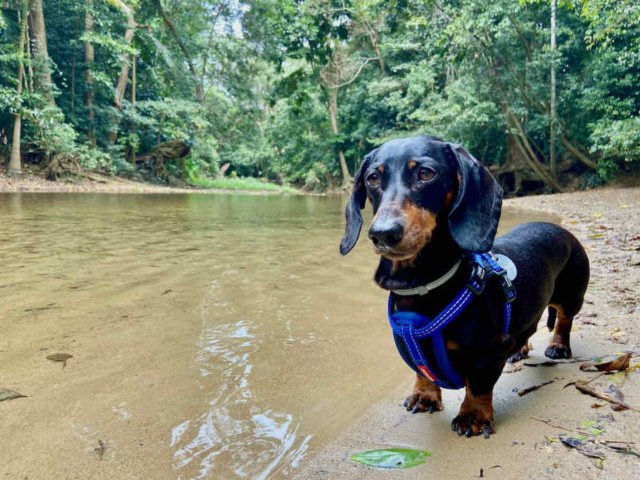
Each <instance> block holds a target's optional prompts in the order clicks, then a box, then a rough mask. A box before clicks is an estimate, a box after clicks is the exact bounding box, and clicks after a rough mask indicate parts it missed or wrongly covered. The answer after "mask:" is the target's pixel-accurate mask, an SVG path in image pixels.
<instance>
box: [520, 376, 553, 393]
mask: <svg viewBox="0 0 640 480" xmlns="http://www.w3.org/2000/svg"><path fill="white" fill-rule="evenodd" d="M556 380H559V379H558V378H554V379H553V380H547V381H546V382H542V383H540V384H538V385H533V386H532V387H527V388H525V389H524V390H518V396H520V397H521V396H523V395H526V394H527V393H530V392H533V391H534V390H538V389H539V388H540V387H544V386H545V385H549V384H550V383H553V382H555V381H556Z"/></svg>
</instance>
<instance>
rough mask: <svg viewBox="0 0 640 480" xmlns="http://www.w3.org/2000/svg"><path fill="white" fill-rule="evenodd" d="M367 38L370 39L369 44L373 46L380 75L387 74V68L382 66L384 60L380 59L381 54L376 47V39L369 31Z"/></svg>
mask: <svg viewBox="0 0 640 480" xmlns="http://www.w3.org/2000/svg"><path fill="white" fill-rule="evenodd" d="M369 40H370V41H371V45H372V46H373V50H374V51H375V52H376V57H378V65H380V71H381V72H382V75H386V74H387V70H386V69H385V68H384V61H383V60H382V54H381V53H380V49H379V48H378V40H377V39H376V38H375V36H374V35H373V34H372V33H369Z"/></svg>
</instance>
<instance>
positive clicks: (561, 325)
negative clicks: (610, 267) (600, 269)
mask: <svg viewBox="0 0 640 480" xmlns="http://www.w3.org/2000/svg"><path fill="white" fill-rule="evenodd" d="M572 238H573V237H572ZM573 240H574V242H573V243H574V244H573V246H572V251H571V255H570V257H569V259H568V261H567V264H566V265H565V267H564V268H563V270H562V272H560V275H558V277H557V278H556V281H555V289H554V292H553V295H552V297H551V300H550V302H549V306H550V307H551V308H553V309H554V310H555V312H553V311H552V310H551V308H550V309H549V318H548V320H547V326H548V327H549V329H551V328H553V324H554V323H555V329H554V330H553V336H552V337H551V342H549V346H548V347H547V349H546V350H545V352H544V354H545V355H546V356H547V357H549V358H571V345H570V337H571V324H572V323H573V317H575V316H576V314H577V313H578V312H579V311H580V309H581V308H582V303H583V301H584V294H585V292H586V290H587V285H588V283H589V259H588V258H587V254H586V253H585V251H584V249H583V248H582V246H581V245H580V244H579V243H578V241H577V240H575V239H573ZM554 313H555V314H557V315H554ZM556 317H557V318H556ZM554 320H555V322H554Z"/></svg>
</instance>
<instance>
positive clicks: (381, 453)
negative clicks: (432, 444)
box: [350, 448, 431, 469]
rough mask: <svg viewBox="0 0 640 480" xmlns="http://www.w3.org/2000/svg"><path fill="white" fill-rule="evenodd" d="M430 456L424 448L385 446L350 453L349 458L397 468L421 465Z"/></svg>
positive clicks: (359, 461) (378, 466) (373, 465)
mask: <svg viewBox="0 0 640 480" xmlns="http://www.w3.org/2000/svg"><path fill="white" fill-rule="evenodd" d="M430 456H431V453H430V452H427V451H425V450H412V449H408V448H385V449H382V450H369V451H368V452H361V453H356V454H355V455H352V456H351V458H350V459H351V460H353V461H354V462H358V463H362V464H364V465H367V466H369V467H376V468H388V469H399V468H411V467H415V466H416V465H422V464H423V463H425V462H426V461H427V458H428V457H430Z"/></svg>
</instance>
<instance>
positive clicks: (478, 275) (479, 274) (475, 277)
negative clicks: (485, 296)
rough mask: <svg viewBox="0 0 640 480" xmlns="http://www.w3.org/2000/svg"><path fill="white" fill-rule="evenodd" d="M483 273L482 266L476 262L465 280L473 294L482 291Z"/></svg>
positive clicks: (483, 284) (478, 293)
mask: <svg viewBox="0 0 640 480" xmlns="http://www.w3.org/2000/svg"><path fill="white" fill-rule="evenodd" d="M485 273H486V272H485V270H484V267H483V266H482V265H480V264H478V263H477V264H475V265H474V266H473V269H472V270H471V278H469V281H468V282H467V288H468V289H469V290H471V292H472V293H474V294H475V295H480V294H481V293H482V292H483V291H484V286H485V283H484V277H485Z"/></svg>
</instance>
